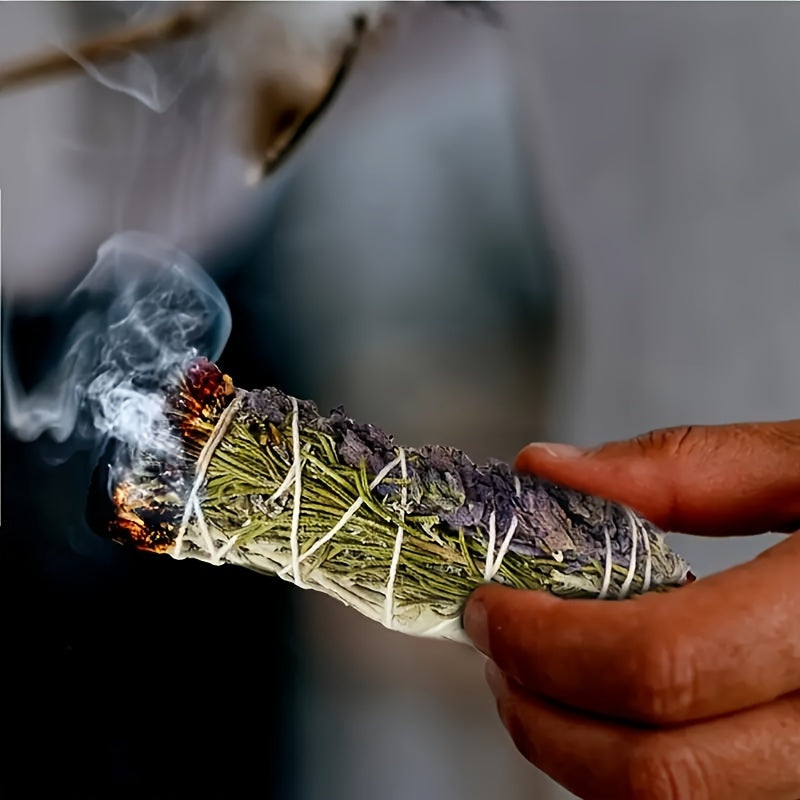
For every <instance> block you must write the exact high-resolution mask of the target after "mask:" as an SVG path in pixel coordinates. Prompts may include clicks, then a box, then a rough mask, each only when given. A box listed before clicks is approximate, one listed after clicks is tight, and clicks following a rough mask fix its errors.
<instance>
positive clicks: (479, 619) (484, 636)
mask: <svg viewBox="0 0 800 800" xmlns="http://www.w3.org/2000/svg"><path fill="white" fill-rule="evenodd" d="M464 630H465V631H466V633H467V636H469V638H470V639H472V643H473V644H474V645H475V647H477V648H478V650H480V651H481V652H482V653H484V654H486V655H489V618H488V615H487V614H486V606H484V604H483V603H482V602H481V601H480V600H470V601H469V602H468V603H467V607H466V608H465V609H464Z"/></svg>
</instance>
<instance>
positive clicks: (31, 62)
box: [0, 9, 215, 94]
mask: <svg viewBox="0 0 800 800" xmlns="http://www.w3.org/2000/svg"><path fill="white" fill-rule="evenodd" d="M214 18H215V15H214V14H211V13H203V12H200V11H198V10H197V9H194V10H192V11H178V12H176V13H174V14H171V15H170V16H168V17H165V18H163V19H159V20H156V21H155V22H149V23H147V24H146V25H142V26H141V27H138V28H133V29H131V30H126V31H119V32H116V33H109V34H105V35H103V36H100V37H98V38H96V39H91V40H90V41H88V42H84V43H83V44H80V45H78V46H77V47H75V48H74V51H73V53H74V54H73V53H67V52H64V51H62V50H53V51H51V52H48V53H40V54H38V55H35V56H30V57H28V58H24V59H20V60H18V61H14V62H11V63H10V64H5V65H0V94H1V93H3V92H9V91H13V90H14V89H20V88H23V87H24V86H26V85H27V84H30V83H35V82H37V81H44V80H51V79H53V78H58V77H61V76H64V75H69V74H71V73H78V72H82V71H83V67H82V66H81V64H80V63H79V62H80V61H83V62H87V61H88V62H90V63H92V64H103V63H109V62H112V61H118V60H120V59H123V58H125V56H127V55H130V52H131V50H134V49H135V50H140V51H141V50H151V49H153V48H156V47H159V46H161V45H165V44H170V43H172V42H177V41H180V40H182V39H186V38H188V37H190V36H196V35H198V34H200V33H204V32H205V31H206V30H208V29H209V27H210V25H211V22H212V20H213V19H214ZM76 58H77V59H79V60H76Z"/></svg>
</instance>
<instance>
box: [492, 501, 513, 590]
mask: <svg viewBox="0 0 800 800" xmlns="http://www.w3.org/2000/svg"><path fill="white" fill-rule="evenodd" d="M518 525H519V520H518V519H517V515H516V514H515V515H514V516H513V517H512V518H511V523H510V524H509V526H508V530H507V531H506V535H505V538H504V539H503V543H502V544H501V545H500V549H499V550H498V551H497V557H496V558H495V560H494V564H492V572H491V575H489V580H493V579H494V577H495V575H497V573H498V572H500V567H502V566H503V559H504V558H505V557H506V553H507V552H508V548H509V547H510V546H511V540H512V539H513V538H514V533H515V532H516V530H517V526H518Z"/></svg>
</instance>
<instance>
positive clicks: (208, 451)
mask: <svg viewBox="0 0 800 800" xmlns="http://www.w3.org/2000/svg"><path fill="white" fill-rule="evenodd" d="M241 404H242V395H241V394H239V393H237V394H236V397H234V398H233V400H232V401H231V402H230V404H229V405H228V407H227V408H226V409H225V410H224V411H223V412H222V413H221V414H220V415H219V419H218V420H217V424H216V425H215V427H214V430H213V431H212V432H211V436H209V437H208V441H207V442H206V443H205V444H204V445H203V449H202V450H201V451H200V455H199V456H198V458H197V464H196V465H195V472H194V476H195V477H194V483H192V488H191V490H190V491H189V494H188V496H187V498H186V504H185V506H184V509H183V517H182V519H181V525H180V528H179V529H178V535H177V536H176V537H175V545H174V547H173V550H172V557H173V558H182V557H183V556H182V554H181V550H182V548H183V540H184V538H185V536H186V529H187V528H188V527H189V521H190V520H191V518H192V513H193V512H194V513H196V514H197V517H198V522H199V521H200V519H202V526H205V518H204V517H203V512H202V510H201V509H200V502H199V501H198V499H197V494H198V492H199V491H200V487H201V486H202V485H203V481H204V480H205V477H206V472H207V470H208V466H209V464H210V463H211V459H212V457H213V456H214V451H215V450H216V449H217V447H218V446H219V443H220V442H221V441H222V438H223V437H224V436H225V434H226V432H227V430H228V427H229V426H230V424H231V421H232V420H233V415H234V414H235V413H236V411H237V410H238V408H239V406H240V405H241ZM205 530H206V531H208V528H207V527H205ZM202 532H203V527H201V533H202ZM203 538H204V539H205V534H203ZM208 538H209V541H210V534H209V537H208ZM206 544H207V543H206ZM213 552H214V548H213V543H212V547H211V550H210V551H209V555H212V554H213Z"/></svg>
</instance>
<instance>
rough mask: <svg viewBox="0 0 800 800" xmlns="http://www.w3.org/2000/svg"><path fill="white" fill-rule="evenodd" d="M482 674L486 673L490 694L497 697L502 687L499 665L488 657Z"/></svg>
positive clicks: (501, 674)
mask: <svg viewBox="0 0 800 800" xmlns="http://www.w3.org/2000/svg"><path fill="white" fill-rule="evenodd" d="M484 674H485V675H486V683H488V684H489V688H490V689H491V690H492V694H493V695H494V696H495V697H497V695H499V694H500V692H501V691H502V689H503V673H502V672H501V671H500V667H498V666H497V664H495V663H494V661H492V660H491V659H490V660H489V661H487V662H486V667H485V668H484Z"/></svg>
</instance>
